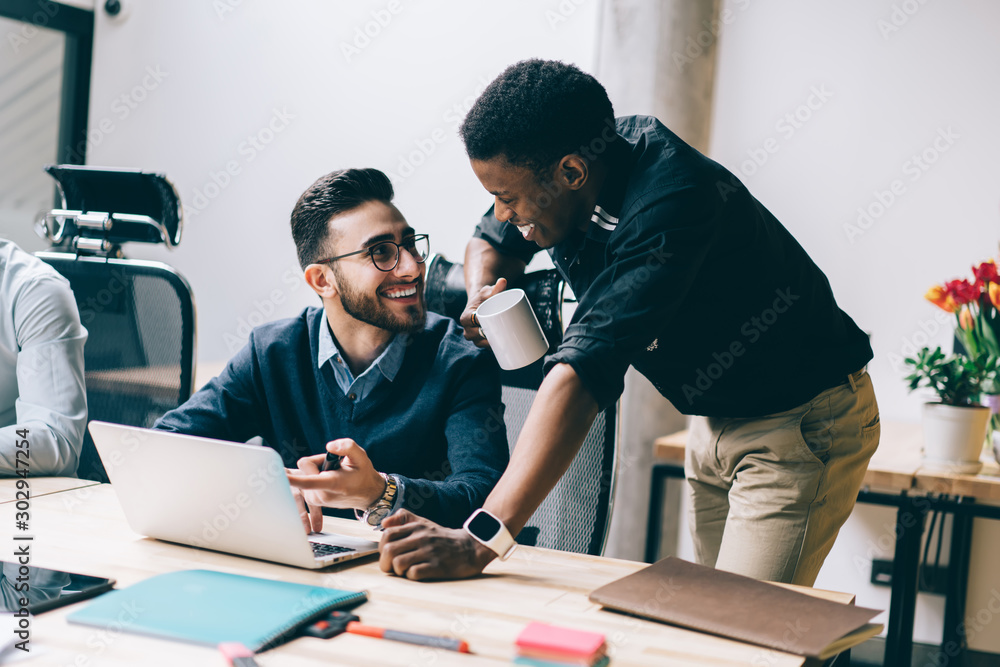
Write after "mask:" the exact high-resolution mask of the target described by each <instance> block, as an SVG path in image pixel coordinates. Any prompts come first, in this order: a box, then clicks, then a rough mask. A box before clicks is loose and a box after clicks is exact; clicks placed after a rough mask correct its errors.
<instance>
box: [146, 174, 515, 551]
mask: <svg viewBox="0 0 1000 667" xmlns="http://www.w3.org/2000/svg"><path fill="white" fill-rule="evenodd" d="M392 197H393V189H392V184H391V183H390V182H389V179H388V178H386V176H385V174H383V173H382V172H380V171H378V170H376V169H346V170H342V171H335V172H333V173H331V174H327V175H326V176H324V177H322V178H320V179H319V180H318V181H316V182H315V183H313V185H312V186H310V187H309V189H308V190H306V191H305V193H303V195H302V196H301V197H300V198H299V201H298V203H296V205H295V208H294V210H293V211H292V216H291V223H292V237H293V238H294V240H295V245H296V248H297V251H298V258H299V263H300V264H301V266H302V268H303V270H304V272H305V276H304V277H305V281H306V283H307V284H308V285H309V286H310V287H311V288H312V289H313V291H315V292H316V294H317V295H319V297H320V299H321V300H322V302H323V307H322V308H317V307H310V308H306V309H305V310H304V311H303V312H302V313H301V314H300V315H299V316H298V317H295V318H293V319H288V320H281V321H277V322H271V323H268V324H264V325H262V326H259V327H257V328H255V329H254V330H253V332H252V333H251V334H250V339H249V341H248V343H247V345H246V346H245V347H244V348H243V349H242V350H240V352H238V353H237V354H236V356H235V357H234V358H233V359H232V360H231V361H230V362H229V364H228V365H227V366H226V368H225V370H223V372H222V373H221V374H220V375H219V377H217V378H215V379H213V380H212V381H211V382H209V383H208V385H206V386H205V388H203V389H202V390H200V391H199V392H197V393H196V394H195V395H194V396H192V397H191V399H190V400H189V401H188V402H186V403H185V404H184V405H182V406H180V407H179V408H177V409H176V410H173V411H171V412H168V413H167V414H166V415H164V416H163V418H161V419H160V420H159V421H158V422H157V424H156V428H161V429H167V430H170V431H175V432H179V433H187V434H192V435H199V436H205V437H210V438H217V439H220V440H230V441H237V442H244V441H246V440H249V439H251V438H254V437H257V436H260V437H261V438H263V439H264V441H265V442H266V443H267V444H268V445H270V446H271V447H273V448H275V449H276V450H277V451H278V452H279V453H280V454H281V455H282V458H283V459H284V461H285V465H286V466H288V467H290V468H294V467H296V466H297V470H293V471H289V479H290V481H291V483H292V485H293V487H294V488H296V489H298V490H301V493H300V495H299V497H300V500H301V499H304V501H305V502H304V504H303V507H302V509H303V522H304V524H305V526H306V530H307V531H309V530H310V528H312V529H313V530H320V529H321V528H322V514H321V513H320V512H319V511H312V510H313V508H314V507H316V506H320V505H322V506H326V507H331V508H337V509H340V510H353V511H354V514H353V515H356V516H358V518H360V519H362V520H364V521H366V522H367V523H368V524H369V525H372V526H378V525H379V524H380V523H381V520H382V519H383V518H384V517H385V516H387V515H388V514H389V513H391V512H392V511H394V510H395V509H397V508H400V507H405V508H407V509H409V510H412V511H413V512H415V513H416V514H419V515H421V516H425V517H427V518H430V519H433V520H434V521H438V522H441V523H443V524H446V525H449V526H460V525H461V524H462V522H463V521H464V520H465V518H466V517H467V516H468V515H469V514H470V513H471V512H472V511H473V510H475V509H476V508H478V507H480V506H481V505H482V503H483V501H484V500H485V499H486V496H487V495H489V492H490V491H491V490H492V489H493V486H494V485H495V484H496V482H497V480H498V479H500V475H501V474H502V473H503V470H504V468H505V467H506V465H507V459H508V450H507V438H506V433H505V429H504V422H503V405H502V404H501V402H500V377H499V370H498V368H497V366H496V362H495V361H494V360H493V359H492V358H491V356H490V354H489V352H484V351H483V350H480V349H478V348H476V346H475V345H473V344H472V343H470V342H469V341H467V340H465V339H464V337H463V332H462V329H461V327H459V326H458V325H457V324H456V323H455V322H454V321H453V320H450V319H447V318H444V317H441V316H438V315H436V314H434V313H428V312H427V311H426V307H425V304H424V274H425V267H424V261H425V260H426V259H427V256H428V254H429V252H430V247H429V243H428V238H427V235H426V234H416V233H415V232H414V230H413V229H411V228H410V226H409V225H408V224H407V222H406V219H405V218H403V216H402V214H401V213H400V212H399V210H398V209H396V207H395V206H393V204H392V203H391V202H392ZM338 457H342V458H338ZM324 464H326V465H325V466H324ZM306 505H308V508H309V510H310V511H309V515H308V516H306Z"/></svg>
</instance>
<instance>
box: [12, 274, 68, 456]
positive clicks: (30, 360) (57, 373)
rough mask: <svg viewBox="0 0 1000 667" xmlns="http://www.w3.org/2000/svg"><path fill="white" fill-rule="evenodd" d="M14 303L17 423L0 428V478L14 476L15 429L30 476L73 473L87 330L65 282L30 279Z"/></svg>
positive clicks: (54, 278) (50, 279)
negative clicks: (22, 433) (24, 448)
mask: <svg viewBox="0 0 1000 667" xmlns="http://www.w3.org/2000/svg"><path fill="white" fill-rule="evenodd" d="M13 301H14V312H13V317H14V330H15V334H16V338H17V345H18V348H19V351H18V354H17V390H18V398H17V400H16V402H15V412H16V415H17V421H16V423H15V424H13V425H10V426H6V427H3V428H0V475H11V474H15V473H16V472H17V469H16V462H15V454H14V452H15V446H14V442H15V438H16V439H17V440H20V439H21V438H19V437H18V436H17V434H16V432H17V431H19V430H27V431H28V434H27V440H28V443H29V454H30V458H29V473H30V474H31V475H32V476H39V475H73V474H75V473H76V468H77V465H78V463H79V459H80V449H81V448H82V446H83V434H84V430H85V429H86V427H87V394H86V388H85V385H84V378H83V370H84V369H83V346H84V343H86V342H87V330H86V329H85V328H84V327H83V325H82V324H81V323H80V314H79V312H78V311H77V308H76V300H75V299H74V297H73V292H72V290H71V289H70V287H69V284H68V283H67V282H66V281H65V280H64V279H62V278H60V277H58V276H43V277H41V278H35V279H33V280H32V281H31V282H30V283H27V284H25V285H24V286H23V287H22V288H21V289H20V290H19V291H18V294H17V296H16V297H15V299H14V300H13ZM22 467H23V465H22Z"/></svg>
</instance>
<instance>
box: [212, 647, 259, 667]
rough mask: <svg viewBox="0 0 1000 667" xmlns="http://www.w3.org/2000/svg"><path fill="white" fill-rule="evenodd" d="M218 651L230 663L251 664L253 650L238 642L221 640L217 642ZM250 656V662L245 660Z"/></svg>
mask: <svg viewBox="0 0 1000 667" xmlns="http://www.w3.org/2000/svg"><path fill="white" fill-rule="evenodd" d="M218 648H219V653H221V654H222V655H224V656H225V657H226V660H228V661H229V664H230V665H237V666H238V665H252V664H256V663H254V662H253V651H251V650H250V649H248V648H247V647H246V646H244V645H243V644H241V643H239V642H223V643H221V644H219V647H218ZM246 658H250V662H247V661H246Z"/></svg>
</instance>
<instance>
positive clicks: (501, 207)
mask: <svg viewBox="0 0 1000 667" xmlns="http://www.w3.org/2000/svg"><path fill="white" fill-rule="evenodd" d="M493 214H494V215H495V216H496V218H497V220H499V221H500V222H507V221H508V220H510V219H511V218H513V217H514V209H512V208H511V207H510V206H507V205H506V204H504V203H502V202H501V201H500V200H499V199H497V200H496V203H495V204H494V205H493Z"/></svg>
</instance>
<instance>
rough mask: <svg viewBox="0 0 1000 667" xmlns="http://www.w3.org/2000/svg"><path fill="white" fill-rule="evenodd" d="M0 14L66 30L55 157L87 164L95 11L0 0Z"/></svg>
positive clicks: (45, 1)
mask: <svg viewBox="0 0 1000 667" xmlns="http://www.w3.org/2000/svg"><path fill="white" fill-rule="evenodd" d="M0 16H2V17H4V18H8V19H12V20H14V21H21V22H23V23H28V24H30V25H33V26H36V27H38V28H48V29H49V30H55V31H58V32H62V33H64V34H65V37H66V42H65V50H64V52H63V76H62V94H61V100H60V108H59V140H58V141H59V143H58V150H57V153H56V156H57V158H56V159H57V161H58V163H59V164H86V161H87V115H88V113H89V109H90V72H91V65H92V63H93V53H94V12H93V11H91V10H88V9H80V8H79V7H72V6H70V5H63V4H60V3H58V2H51V0H0Z"/></svg>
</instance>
